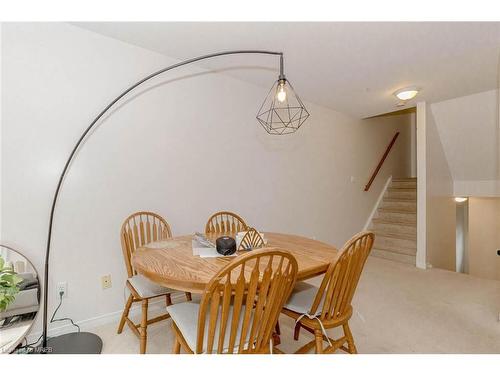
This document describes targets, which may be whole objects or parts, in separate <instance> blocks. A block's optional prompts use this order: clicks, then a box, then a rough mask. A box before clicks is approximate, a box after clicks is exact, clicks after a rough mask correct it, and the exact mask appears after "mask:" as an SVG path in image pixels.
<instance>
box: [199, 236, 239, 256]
mask: <svg viewBox="0 0 500 375" xmlns="http://www.w3.org/2000/svg"><path fill="white" fill-rule="evenodd" d="M191 245H192V247H193V255H196V256H199V257H200V258H219V257H234V256H236V254H233V255H222V254H219V253H218V252H217V249H216V248H215V247H206V246H203V245H202V244H200V243H199V242H198V241H196V240H195V239H193V240H192V241H191Z"/></svg>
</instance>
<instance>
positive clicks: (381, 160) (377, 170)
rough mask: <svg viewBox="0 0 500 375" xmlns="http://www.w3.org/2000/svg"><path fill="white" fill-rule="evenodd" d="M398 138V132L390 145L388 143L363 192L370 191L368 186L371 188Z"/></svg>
mask: <svg viewBox="0 0 500 375" xmlns="http://www.w3.org/2000/svg"><path fill="white" fill-rule="evenodd" d="M398 136H399V132H397V133H396V134H394V137H393V138H392V141H391V143H389V146H387V148H386V150H385V152H384V155H383V156H382V159H380V161H379V163H378V165H377V168H375V171H374V172H373V174H372V176H371V178H370V181H368V183H367V184H366V186H365V191H368V190H369V189H370V186H372V183H373V180H375V177H377V174H378V172H379V171H380V168H382V164H384V161H385V159H386V158H387V155H389V152H391V148H392V146H394V143H395V142H396V139H397V138H398Z"/></svg>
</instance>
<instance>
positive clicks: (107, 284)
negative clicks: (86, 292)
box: [101, 275, 111, 289]
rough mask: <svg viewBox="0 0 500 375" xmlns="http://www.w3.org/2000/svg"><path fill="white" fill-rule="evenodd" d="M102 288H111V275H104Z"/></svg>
mask: <svg viewBox="0 0 500 375" xmlns="http://www.w3.org/2000/svg"><path fill="white" fill-rule="evenodd" d="M101 286H102V289H109V288H111V275H104V276H102V277H101Z"/></svg>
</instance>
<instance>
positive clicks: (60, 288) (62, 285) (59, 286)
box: [57, 281, 68, 298]
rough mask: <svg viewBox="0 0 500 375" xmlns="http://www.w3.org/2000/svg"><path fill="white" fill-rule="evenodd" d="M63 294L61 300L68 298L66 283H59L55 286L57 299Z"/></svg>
mask: <svg viewBox="0 0 500 375" xmlns="http://www.w3.org/2000/svg"><path fill="white" fill-rule="evenodd" d="M61 292H62V293H63V298H66V297H68V282H67V281H61V282H60V283H58V284H57V297H59V295H60V293H61Z"/></svg>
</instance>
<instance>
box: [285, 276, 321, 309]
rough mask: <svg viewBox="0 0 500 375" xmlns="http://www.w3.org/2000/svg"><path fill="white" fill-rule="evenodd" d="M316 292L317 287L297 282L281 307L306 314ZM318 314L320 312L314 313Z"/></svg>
mask: <svg viewBox="0 0 500 375" xmlns="http://www.w3.org/2000/svg"><path fill="white" fill-rule="evenodd" d="M317 293H318V288H317V287H315V286H314V285H311V284H308V283H305V282H298V283H296V284H295V287H294V289H293V291H292V294H291V295H290V298H288V301H286V303H285V305H284V306H283V307H284V308H285V309H288V310H292V311H295V312H296V313H299V314H308V313H309V309H310V308H311V306H312V304H313V302H314V298H315V297H316V294H317ZM320 314H321V312H316V315H320Z"/></svg>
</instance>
